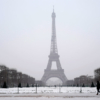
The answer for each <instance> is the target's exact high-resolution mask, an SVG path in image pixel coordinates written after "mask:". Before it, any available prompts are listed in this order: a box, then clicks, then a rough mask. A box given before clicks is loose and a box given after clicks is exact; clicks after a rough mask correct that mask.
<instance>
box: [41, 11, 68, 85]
mask: <svg viewBox="0 0 100 100" xmlns="http://www.w3.org/2000/svg"><path fill="white" fill-rule="evenodd" d="M55 18H56V14H55V12H54V10H53V13H52V37H51V50H50V55H49V61H48V64H47V68H46V69H45V70H44V75H43V77H42V79H41V81H42V82H43V83H44V84H46V81H47V80H48V79H49V78H51V77H57V78H59V79H61V80H62V82H63V85H66V84H67V78H66V76H65V74H64V69H62V67H61V64H60V60H59V55H58V49H57V41H56V28H55ZM52 62H56V66H57V70H51V67H52Z"/></svg>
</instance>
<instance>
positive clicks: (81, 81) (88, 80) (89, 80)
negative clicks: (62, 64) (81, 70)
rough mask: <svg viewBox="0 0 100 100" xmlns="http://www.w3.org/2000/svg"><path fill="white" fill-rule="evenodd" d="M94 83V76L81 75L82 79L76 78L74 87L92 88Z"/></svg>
mask: <svg viewBox="0 0 100 100" xmlns="http://www.w3.org/2000/svg"><path fill="white" fill-rule="evenodd" d="M92 82H94V79H93V77H92V76H86V75H81V76H80V77H76V78H74V85H75V86H82V85H83V84H84V85H85V86H91V83H92Z"/></svg>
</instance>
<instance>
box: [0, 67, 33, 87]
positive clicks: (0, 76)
mask: <svg viewBox="0 0 100 100" xmlns="http://www.w3.org/2000/svg"><path fill="white" fill-rule="evenodd" d="M34 84H35V78H33V77H30V76H29V75H27V74H23V73H21V72H18V71H17V70H15V69H9V68H8V67H6V66H5V65H0V87H1V88H3V87H18V86H19V87H29V86H34Z"/></svg>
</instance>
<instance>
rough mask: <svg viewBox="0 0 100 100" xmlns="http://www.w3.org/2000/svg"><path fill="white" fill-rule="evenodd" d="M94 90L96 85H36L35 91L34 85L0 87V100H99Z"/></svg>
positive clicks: (99, 97) (99, 96)
mask: <svg viewBox="0 0 100 100" xmlns="http://www.w3.org/2000/svg"><path fill="white" fill-rule="evenodd" d="M80 90H82V92H81V93H80ZM18 91H19V92H18ZM96 92H97V90H96V87H94V88H89V87H84V88H80V87H38V88H37V93H36V87H33V88H32V87H31V88H19V89H18V88H8V89H2V88H0V100H22V99H23V100H65V99H67V100H80V99H81V100H99V99H100V94H99V95H96Z"/></svg>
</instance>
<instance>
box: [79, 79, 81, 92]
mask: <svg viewBox="0 0 100 100" xmlns="http://www.w3.org/2000/svg"><path fill="white" fill-rule="evenodd" d="M79 79H80V93H82V87H81V77H80V78H79Z"/></svg>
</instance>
